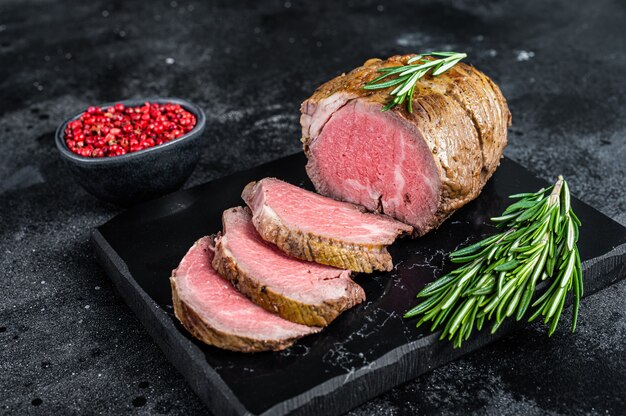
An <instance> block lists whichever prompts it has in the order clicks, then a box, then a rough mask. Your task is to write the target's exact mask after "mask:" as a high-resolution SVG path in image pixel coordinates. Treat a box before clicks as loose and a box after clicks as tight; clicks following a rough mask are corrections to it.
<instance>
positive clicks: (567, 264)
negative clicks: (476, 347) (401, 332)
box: [405, 176, 583, 348]
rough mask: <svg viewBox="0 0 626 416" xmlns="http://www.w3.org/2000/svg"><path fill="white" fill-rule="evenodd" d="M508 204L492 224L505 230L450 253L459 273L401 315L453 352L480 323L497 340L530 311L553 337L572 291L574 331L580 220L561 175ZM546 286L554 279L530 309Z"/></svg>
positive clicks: (430, 289)
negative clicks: (436, 334) (511, 321)
mask: <svg viewBox="0 0 626 416" xmlns="http://www.w3.org/2000/svg"><path fill="white" fill-rule="evenodd" d="M550 190H551V193H550V194H548V195H546V193H547V192H548V191H550ZM510 198H513V199H517V200H518V201H517V202H515V203H514V204H512V205H510V206H509V207H508V208H506V210H505V211H504V212H503V213H502V215H501V216H499V217H496V218H492V219H491V220H492V221H493V222H495V223H496V224H497V226H498V227H499V228H502V229H504V231H502V232H500V233H499V234H496V235H493V236H491V237H489V238H486V239H484V240H482V241H480V242H478V243H476V244H472V245H470V246H468V247H465V248H463V249H460V250H457V251H455V252H454V253H451V254H450V259H451V261H452V262H454V263H459V264H462V266H460V267H459V268H457V269H456V270H454V271H452V272H450V273H448V274H446V275H445V276H443V277H440V278H439V279H437V280H436V281H434V282H433V283H431V284H429V285H428V286H426V287H425V288H424V289H422V290H421V291H420V292H419V293H418V294H417V298H418V299H420V300H421V301H420V303H419V304H418V305H417V306H415V307H414V308H413V309H411V310H410V311H408V312H407V313H406V314H405V317H406V318H409V317H414V316H417V315H421V319H420V320H419V321H418V323H417V326H418V327H419V326H420V325H422V324H424V323H427V322H432V325H431V331H435V330H436V329H437V328H440V327H443V330H442V332H441V337H440V339H444V338H448V340H453V344H454V347H455V348H458V347H460V346H461V344H462V342H463V341H464V340H467V339H468V338H469V337H470V335H471V333H472V330H473V328H474V327H476V329H477V330H478V331H480V330H481V329H482V327H483V325H484V323H485V321H493V326H492V327H491V333H494V332H496V331H497V330H498V328H499V327H500V325H501V324H502V322H503V321H504V320H505V319H506V318H508V317H511V316H514V317H515V319H516V320H518V321H519V320H521V319H522V318H523V317H524V316H525V315H526V313H527V312H528V310H529V309H534V311H533V312H532V314H531V316H530V318H529V321H534V320H535V319H537V318H538V317H540V316H542V317H543V320H544V323H545V324H547V325H549V330H548V335H552V334H553V333H554V331H555V330H556V327H557V324H558V322H559V319H560V317H561V312H562V310H563V305H564V304H565V298H566V295H567V293H568V292H569V291H572V290H573V303H574V306H573V308H574V310H573V317H572V332H573V331H575V330H576V321H577V319H578V309H579V304H580V298H581V296H582V294H583V274H582V269H581V263H580V255H579V253H578V248H577V246H576V243H577V241H578V227H579V226H580V220H579V219H578V217H576V214H574V212H573V211H572V208H571V206H570V193H569V188H568V186H567V182H565V180H564V179H563V177H562V176H559V178H558V181H557V182H556V183H555V184H554V185H553V186H551V187H549V188H547V189H541V190H539V191H538V192H535V193H523V194H517V195H511V196H510ZM543 280H551V283H550V286H549V287H548V288H547V290H546V291H545V292H544V293H543V294H542V295H541V296H540V297H539V298H538V299H536V300H534V302H533V295H534V294H535V289H536V286H537V284H538V283H539V282H540V281H543Z"/></svg>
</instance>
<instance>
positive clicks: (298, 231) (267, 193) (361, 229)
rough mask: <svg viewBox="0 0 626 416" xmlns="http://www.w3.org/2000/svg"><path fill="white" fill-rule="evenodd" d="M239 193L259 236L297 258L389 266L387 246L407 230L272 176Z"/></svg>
mask: <svg viewBox="0 0 626 416" xmlns="http://www.w3.org/2000/svg"><path fill="white" fill-rule="evenodd" d="M242 197H243V199H244V200H245V201H246V203H247V204H248V206H249V207H250V209H251V210H252V214H253V216H252V222H253V223H254V226H255V228H256V230H257V231H258V233H259V234H260V235H261V237H263V239H264V240H266V241H269V242H271V243H274V244H275V245H276V246H278V247H279V248H280V249H281V250H283V251H284V252H285V253H287V254H289V255H291V256H294V257H297V258H299V259H303V260H308V261H314V262H317V263H321V264H327V265H330V266H335V267H339V268H342V269H349V270H353V271H355V272H365V273H371V272H372V271H374V270H387V271H388V270H391V269H392V268H393V263H392V260H391V255H390V254H389V252H388V251H387V246H388V245H390V244H392V243H393V242H394V241H395V239H396V238H397V237H398V236H399V235H401V234H403V233H409V232H411V231H412V227H411V226H409V225H406V224H403V223H401V222H399V221H396V220H394V219H392V218H390V217H387V216H383V215H378V214H370V213H366V212H362V208H360V207H357V206H355V205H353V204H350V203H347V202H340V201H336V200H334V199H331V198H327V197H324V196H322V195H319V194H316V193H314V192H309V191H307V190H305V189H302V188H299V187H297V186H294V185H291V184H289V183H286V182H283V181H281V180H278V179H275V178H265V179H262V180H261V181H259V182H252V183H250V184H248V186H246V188H245V189H244V191H243V194H242Z"/></svg>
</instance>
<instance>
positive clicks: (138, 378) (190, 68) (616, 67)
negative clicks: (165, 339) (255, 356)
mask: <svg viewBox="0 0 626 416" xmlns="http://www.w3.org/2000/svg"><path fill="white" fill-rule="evenodd" d="M625 33H626V3H624V2H623V1H622V0H594V1H591V2H590V1H584V0H575V1H569V0H560V1H536V2H529V1H527V0H512V1H507V2H498V1H488V0H465V1H462V0H456V1H450V2H444V1H427V2H416V1H378V2H356V1H347V2H335V1H328V2H322V1H310V2H298V1H280V2H249V3H246V2H237V1H222V2H201V1H184V0H177V1H150V2H138V1H121V0H120V1H101V0H95V1H89V2H85V1H75V2H52V1H43V0H41V1H19V0H4V1H2V2H1V3H0V253H1V255H0V268H1V270H2V271H3V276H2V278H0V299H1V300H0V413H2V414H5V413H6V414H23V413H34V414H124V413H128V412H131V413H137V414H203V413H204V412H205V409H204V408H203V406H202V404H201V403H200V401H199V400H198V399H197V398H196V396H195V395H194V394H193V392H192V391H191V389H190V388H189V387H188V386H187V385H186V383H185V381H184V380H183V379H182V377H181V376H180V375H179V374H178V373H177V372H176V370H175V369H174V368H173V367H172V366H171V365H170V364H169V363H168V362H167V361H166V360H165V358H164V356H163V355H162V354H161V352H160V351H159V349H158V348H157V346H156V345H155V344H154V342H153V341H152V340H151V339H150V337H149V336H148V335H147V333H146V332H145V331H144V330H143V329H142V327H141V325H140V324H139V323H138V321H137V320H136V318H135V317H134V316H133V314H132V313H131V312H130V310H129V308H128V307H127V306H126V305H125V304H124V303H123V302H122V301H121V299H120V298H119V297H118V296H117V295H116V294H115V293H114V292H113V289H112V286H111V283H110V282H109V280H108V279H107V277H106V276H105V275H104V273H103V271H102V270H101V269H100V268H99V266H98V265H97V264H96V261H95V258H94V255H93V253H92V248H91V246H90V243H89V233H90V231H91V229H92V228H93V227H95V226H97V225H99V224H101V223H103V222H105V221H107V220H108V219H110V218H111V217H113V216H114V215H115V214H116V213H118V212H120V211H119V209H117V208H115V207H113V206H109V205H105V204H103V203H100V202H98V201H97V200H95V199H93V198H92V197H90V196H89V195H88V194H86V193H85V192H84V191H83V190H82V189H80V188H79V187H77V186H76V185H75V184H74V182H73V181H72V178H71V177H70V176H69V174H68V171H67V170H66V169H65V167H64V166H63V164H62V162H61V160H60V158H59V157H58V156H57V152H56V149H55V147H54V144H53V131H54V129H55V128H56V127H57V125H58V124H59V123H60V122H61V121H62V120H63V118H64V117H65V116H67V115H68V114H71V113H72V112H74V111H77V110H80V109H81V108H82V107H84V106H86V105H88V104H91V103H98V102H106V101H113V100H116V99H123V98H132V97H141V96H154V95H162V96H168V95H169V96H179V97H184V98H187V99H190V100H192V101H194V102H196V103H197V104H199V105H200V106H202V107H203V108H204V109H205V111H206V112H207V116H208V123H207V124H208V128H207V131H206V135H205V138H206V139H205V142H204V145H203V149H202V159H201V161H200V163H199V165H198V167H197V169H196V170H195V172H194V174H193V176H192V177H191V179H190V180H189V182H188V183H187V185H186V186H187V187H189V186H193V185H196V184H199V183H203V182H205V181H209V180H211V179H214V178H217V177H220V176H223V175H226V174H228V173H231V172H235V171H237V170H241V169H245V168H248V167H252V166H255V165H258V164H260V163H263V162H266V161H269V160H272V159H275V158H278V157H280V156H284V155H288V154H292V153H294V152H297V151H298V150H299V149H300V144H299V140H298V139H299V124H298V106H299V104H300V102H301V101H302V100H303V99H305V98H306V97H307V96H308V95H309V94H310V93H311V92H312V91H313V90H314V89H315V87H316V86H317V85H319V84H320V83H322V82H323V81H325V80H327V79H329V78H330V77H333V76H335V75H337V74H339V73H341V72H342V71H348V70H350V69H351V68H353V67H355V66H357V65H360V64H361V63H362V62H363V61H364V60H366V59H367V58H369V57H373V56H378V57H385V56H387V55H391V54H395V53H403V52H411V51H425V50H431V49H451V50H459V51H466V52H468V53H469V55H470V59H469V61H470V62H472V63H473V64H475V65H476V66H477V67H478V68H480V69H481V70H483V71H485V72H486V73H487V74H488V75H490V76H491V77H492V78H493V79H494V80H496V82H497V83H498V84H499V85H500V86H501V88H502V90H503V92H504V95H505V96H506V97H507V99H508V102H509V105H510V108H511V111H512V113H513V126H512V128H511V130H510V134H509V139H510V144H509V146H508V147H507V149H506V151H505V154H506V155H508V156H509V157H511V158H512V159H514V160H516V161H518V162H520V163H522V164H524V165H525V166H527V167H529V168H530V169H531V170H532V171H534V172H536V173H537V174H538V175H539V176H541V177H543V178H545V179H548V180H551V179H553V178H554V177H555V176H556V175H557V174H558V173H563V174H564V175H565V176H566V177H567V178H568V179H569V181H570V184H571V188H572V192H573V193H574V194H575V195H577V196H579V197H580V198H581V199H582V200H584V201H585V202H587V203H589V204H591V205H593V206H594V207H596V208H598V209H600V210H601V211H602V212H604V213H606V214H607V215H609V216H611V217H613V218H615V219H616V220H617V221H619V222H621V223H623V224H626V195H625V194H624V185H625V183H626V180H625V179H624V177H625V175H626V142H625V133H626V119H625V117H624V116H625V115H626V114H625V111H624V108H625V107H624V106H625V104H626V89H625V88H624V81H623V77H624V74H625V73H626V45H625V39H626V36H625ZM625 306H626V281H622V282H621V283H618V284H616V285H614V286H611V287H609V288H607V289H605V290H602V291H601V292H598V293H597V294H595V295H593V296H591V297H589V298H586V299H585V300H584V301H583V304H582V308H581V316H580V321H579V330H578V331H577V333H576V334H571V333H570V332H569V331H568V329H567V325H561V326H560V328H559V330H558V332H557V333H556V334H555V335H554V336H553V337H552V338H550V339H548V337H547V336H546V331H545V329H544V328H543V327H542V326H541V325H538V324H535V325H532V326H530V327H528V328H526V329H523V330H520V331H518V332H517V333H516V334H514V335H512V336H510V337H507V338H505V339H504V340H502V341H499V342H497V343H495V344H493V345H492V346H489V347H487V348H484V349H482V350H480V351H478V352H475V353H472V354H470V355H468V356H466V357H465V358H462V359H459V360H457V361H455V362H452V363H450V364H448V365H446V366H445V367H442V368H439V369H436V370H434V371H432V372H430V373H428V374H425V375H423V376H422V377H419V378H418V379H416V380H414V381H412V382H410V383H407V384H405V385H403V386H400V387H398V388H396V389H394V390H392V391H390V392H389V393H387V394H384V395H382V396H380V397H378V398H376V399H374V400H372V401H370V402H368V403H366V404H364V405H363V406H361V407H359V408H357V409H354V410H353V411H352V412H351V413H350V414H351V415H354V416H356V415H370V414H373V415H403V414H450V415H456V414H459V415H464V414H487V415H498V414H546V413H548V414H615V415H619V414H625V413H626V410H625V409H626V308H625ZM569 312H571V311H570V310H567V311H566V312H565V314H568V313H569ZM285 382H289V381H288V380H285Z"/></svg>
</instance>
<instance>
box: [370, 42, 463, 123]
mask: <svg viewBox="0 0 626 416" xmlns="http://www.w3.org/2000/svg"><path fill="white" fill-rule="evenodd" d="M428 56H429V57H433V58H437V59H427V58H426V57H428ZM466 57H467V54H464V53H458V52H428V53H423V54H419V55H417V56H414V57H412V58H411V59H409V61H408V62H407V65H401V66H391V67H384V68H380V69H379V70H378V72H380V73H382V75H381V76H379V77H378V78H376V79H373V80H372V81H370V82H368V83H367V84H365V86H364V87H363V89H366V90H379V89H383V88H389V87H393V86H396V87H395V88H394V89H393V91H391V92H390V93H389V94H390V95H391V96H392V97H393V99H392V100H391V101H390V102H389V104H387V105H386V106H384V107H383V111H387V110H389V109H390V108H392V107H394V106H396V105H401V104H402V103H404V102H405V101H406V103H407V109H408V110H409V113H412V112H413V92H414V91H415V85H416V83H417V81H418V80H419V79H420V78H422V77H423V76H424V75H426V74H427V73H428V71H432V75H433V76H437V75H439V74H443V73H444V72H446V71H447V70H448V69H450V68H452V67H453V66H454V65H456V64H457V63H459V61H460V60H461V59H463V58H466ZM392 75H397V77H396V78H393V79H388V80H386V81H385V79H386V78H388V77H391V76H392Z"/></svg>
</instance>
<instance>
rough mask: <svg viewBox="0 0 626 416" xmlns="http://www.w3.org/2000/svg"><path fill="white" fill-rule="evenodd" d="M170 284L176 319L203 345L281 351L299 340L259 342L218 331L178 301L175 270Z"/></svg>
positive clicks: (244, 349) (181, 301) (240, 350)
mask: <svg viewBox="0 0 626 416" xmlns="http://www.w3.org/2000/svg"><path fill="white" fill-rule="evenodd" d="M170 284H171V286H172V303H173V306H174V314H175V315H176V318H178V320H179V321H180V323H181V324H182V325H183V326H184V327H185V329H186V330H187V331H189V333H191V334H192V335H193V336H194V337H196V338H197V339H199V340H200V341H202V342H204V343H205V344H209V345H213V346H215V347H218V348H223V349H227V350H231V351H239V352H260V351H281V350H284V349H285V348H288V347H290V346H291V345H293V343H294V342H296V341H297V340H298V338H300V337H293V338H283V339H264V340H259V339H253V338H249V337H245V336H241V335H234V334H229V333H226V332H223V331H219V330H217V329H215V328H213V327H211V326H210V325H208V324H207V323H206V322H205V321H204V320H203V319H202V318H201V317H200V316H199V315H198V314H197V313H196V312H195V311H194V310H193V309H192V308H191V307H189V305H187V304H186V303H185V302H184V301H183V300H181V299H180V297H179V296H178V289H177V288H176V270H174V271H173V272H172V277H170Z"/></svg>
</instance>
